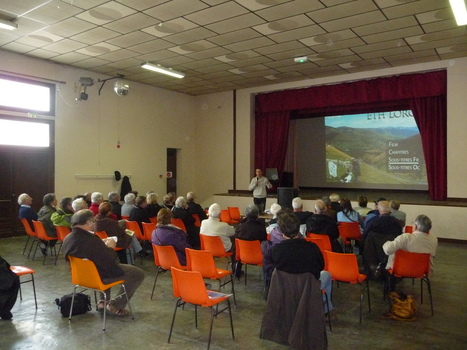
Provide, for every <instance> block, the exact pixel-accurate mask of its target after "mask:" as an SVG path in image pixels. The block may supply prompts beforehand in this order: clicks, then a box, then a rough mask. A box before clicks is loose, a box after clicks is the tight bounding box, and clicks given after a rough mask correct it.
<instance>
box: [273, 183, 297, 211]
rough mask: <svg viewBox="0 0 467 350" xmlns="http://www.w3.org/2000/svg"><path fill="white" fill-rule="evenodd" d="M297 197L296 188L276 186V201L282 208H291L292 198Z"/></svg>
mask: <svg viewBox="0 0 467 350" xmlns="http://www.w3.org/2000/svg"><path fill="white" fill-rule="evenodd" d="M295 197H298V188H293V187H278V188H277V203H278V204H279V205H280V206H281V207H282V208H290V209H293V208H292V199H294V198H295Z"/></svg>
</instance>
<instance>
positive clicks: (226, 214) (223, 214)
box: [219, 209, 235, 225]
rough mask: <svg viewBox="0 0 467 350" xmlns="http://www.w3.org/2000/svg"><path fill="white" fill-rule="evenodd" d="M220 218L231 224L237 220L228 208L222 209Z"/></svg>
mask: <svg viewBox="0 0 467 350" xmlns="http://www.w3.org/2000/svg"><path fill="white" fill-rule="evenodd" d="M219 219H220V221H222V222H226V223H228V224H229V225H232V224H234V223H235V221H233V220H232V218H231V217H230V214H229V211H228V210H227V209H222V210H221V215H220V217H219Z"/></svg>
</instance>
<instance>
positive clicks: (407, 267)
mask: <svg viewBox="0 0 467 350" xmlns="http://www.w3.org/2000/svg"><path fill="white" fill-rule="evenodd" d="M387 272H388V279H387V289H386V288H385V291H388V290H391V276H394V277H398V278H412V279H413V278H420V295H421V303H422V304H423V282H425V283H426V285H427V287H428V294H429V295H430V305H431V315H432V316H433V315H434V314H435V312H434V309H433V296H432V294H431V282H430V279H429V278H428V274H429V273H430V254H429V253H412V252H408V251H405V250H398V251H396V254H395V257H394V264H393V267H392V269H390V270H387Z"/></svg>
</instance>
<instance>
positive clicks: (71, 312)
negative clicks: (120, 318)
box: [68, 286, 105, 324]
mask: <svg viewBox="0 0 467 350" xmlns="http://www.w3.org/2000/svg"><path fill="white" fill-rule="evenodd" d="M77 287H78V286H75V288H74V289H73V295H72V296H71V306H70V315H69V316H68V324H70V323H71V315H72V314H73V305H74V304H75V295H76V288H77ZM104 315H105V314H104ZM104 317H105V316H104Z"/></svg>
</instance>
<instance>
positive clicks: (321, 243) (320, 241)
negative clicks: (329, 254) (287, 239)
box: [305, 232, 332, 255]
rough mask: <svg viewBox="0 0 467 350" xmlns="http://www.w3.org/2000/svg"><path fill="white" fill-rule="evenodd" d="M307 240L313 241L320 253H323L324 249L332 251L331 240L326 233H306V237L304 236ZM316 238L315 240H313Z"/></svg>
mask: <svg viewBox="0 0 467 350" xmlns="http://www.w3.org/2000/svg"><path fill="white" fill-rule="evenodd" d="M305 239H306V240H307V241H310V242H313V243H315V244H316V245H317V246H318V247H319V249H320V250H321V253H323V255H324V251H325V250H329V251H332V245H331V240H330V239H329V236H328V235H320V234H317V233H309V232H308V233H307V238H305ZM314 240H316V241H317V242H315V241H314Z"/></svg>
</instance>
